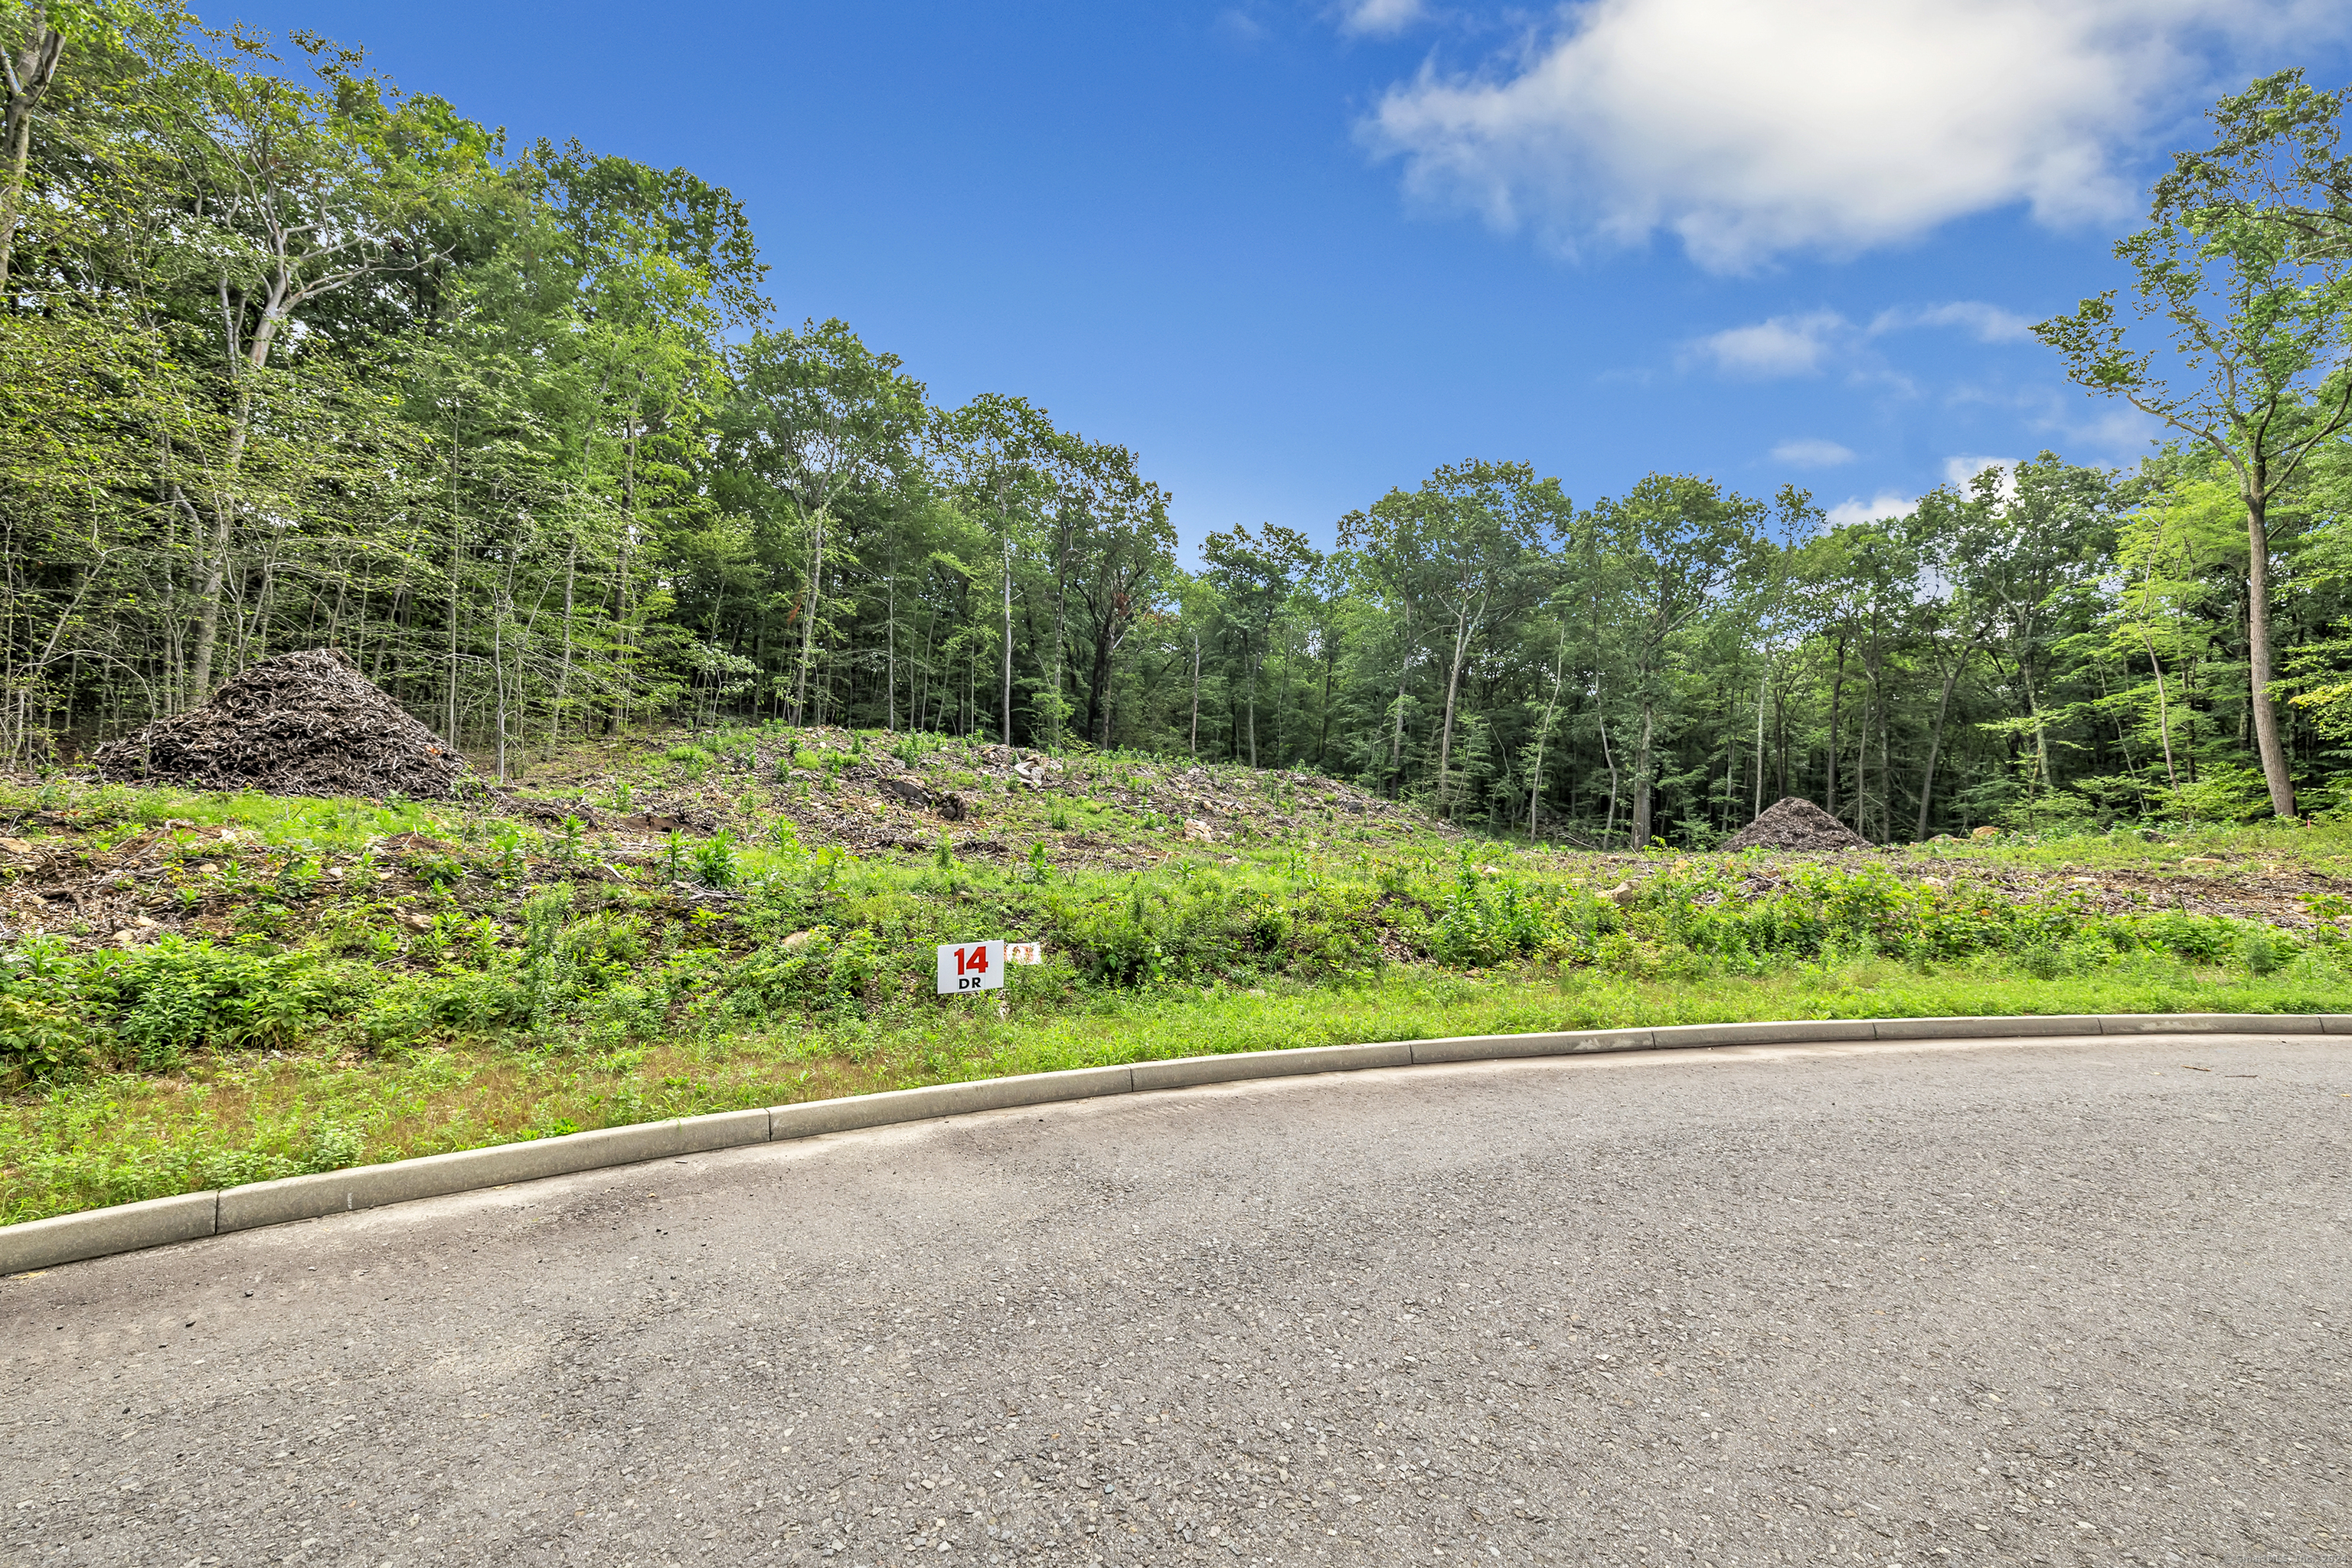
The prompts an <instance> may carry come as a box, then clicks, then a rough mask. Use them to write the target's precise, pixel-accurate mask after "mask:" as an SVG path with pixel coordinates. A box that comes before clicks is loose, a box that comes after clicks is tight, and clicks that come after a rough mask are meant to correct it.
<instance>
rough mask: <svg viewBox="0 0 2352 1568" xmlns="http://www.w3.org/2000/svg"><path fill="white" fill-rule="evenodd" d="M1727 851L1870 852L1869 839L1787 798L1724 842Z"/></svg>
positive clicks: (1796, 799) (1810, 806)
mask: <svg viewBox="0 0 2352 1568" xmlns="http://www.w3.org/2000/svg"><path fill="white" fill-rule="evenodd" d="M1723 847H1725V848H1726V849H1867V848H1869V847H1870V840H1869V839H1867V838H1864V837H1863V836H1862V835H1861V834H1859V833H1856V832H1855V831H1853V829H1852V828H1850V827H1848V826H1846V825H1845V824H1844V823H1843V822H1840V821H1839V820H1838V819H1837V818H1836V817H1834V816H1831V815H1830V814H1829V813H1828V812H1826V811H1823V810H1822V808H1821V807H1820V806H1818V805H1814V804H1813V803H1812V802H1811V801H1810V800H1803V799H1801V798H1799V797H1798V796H1796V795H1790V796H1787V797H1786V798H1785V799H1782V800H1781V801H1780V802H1779V803H1777V804H1776V805H1772V806H1771V807H1769V809H1768V810H1766V812H1765V813H1764V815H1763V816H1759V817H1758V818H1757V819H1756V820H1755V821H1753V822H1751V823H1749V824H1748V826H1745V827H1743V828H1741V829H1740V830H1739V831H1738V832H1737V833H1735V834H1733V835H1732V836H1731V837H1729V838H1727V839H1726V840H1725V841H1724V845H1723Z"/></svg>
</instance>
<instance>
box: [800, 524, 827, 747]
mask: <svg viewBox="0 0 2352 1568" xmlns="http://www.w3.org/2000/svg"><path fill="white" fill-rule="evenodd" d="M810 521H811V525H812V531H811V533H810V539H809V576H808V600H807V602H806V603H805V604H803V605H802V606H801V668H800V674H799V675H798V677H797V678H795V679H794V681H793V723H795V724H801V723H805V722H807V718H808V689H809V669H810V667H811V666H812V665H813V664H814V662H815V659H816V616H817V601H818V595H821V594H823V593H824V508H823V507H819V508H817V509H816V513H815V515H814V517H813V518H812V519H811V520H810Z"/></svg>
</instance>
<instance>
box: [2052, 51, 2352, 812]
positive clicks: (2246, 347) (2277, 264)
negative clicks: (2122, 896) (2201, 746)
mask: <svg viewBox="0 0 2352 1568" xmlns="http://www.w3.org/2000/svg"><path fill="white" fill-rule="evenodd" d="M2344 108H2345V96H2344V95H2343V94H2341V93H2323V92H2318V91H2315V90H2314V89H2310V88H2308V87H2306V86H2305V85H2304V84H2303V82H2302V80H2301V79H2300V75H2299V73H2294V72H2289V73H2286V74H2284V75H2282V76H2275V77H2271V78H2268V79H2264V80H2263V81H2259V82H2257V83H2255V84H2254V86H2253V87H2252V88H2251V89H2248V90H2247V91H2246V92H2244V93H2242V94H2239V95H2237V96H2235V97H2233V98H2231V99H2228V100H2224V101H2223V102H2222V104H2221V106H2220V108H2219V109H2218V110H2215V113H2214V120H2215V121H2216V125H2217V130H2218V132H2219V135H2218V136H2217V138H2216V140H2215V142H2214V143H2213V145H2212V146H2211V147H2210V148H2208V149H2206V150H2205V151H2203V152H2200V153H2181V154H2179V156H2178V157H2177V158H2176V159H2175V162H2174V166H2173V169H2172V171H2171V173H2169V174H2167V175H2166V176H2165V178H2164V179H2163V180H2162V181H2160V182H2159V183H2158V185H2157V188H2156V192H2155V197H2154V201H2153V204H2152V206H2151V210H2150V214H2149V216H2150V222H2149V225H2148V226H2147V227H2146V228H2143V229H2141V230H2140V231H2139V232H2138V233H2137V234H2133V235H2130V236H2128V237H2126V238H2124V239H2123V240H2121V241H2118V242H2117V244H2116V256H2117V258H2120V259H2121V260H2123V261H2125V262H2126V263H2128V264H2129V265H2130V267H2131V268H2132V271H2133V296H2134V298H2133V301H2132V305H2133V314H2134V315H2136V316H2137V318H2138V322H2139V323H2143V324H2144V325H2142V326H2140V327H2139V329H2138V330H2135V325H2136V324H2135V322H2133V321H2130V320H2128V319H2126V317H2125V316H2123V315H2122V314H2121V313H2119V311H2118V310H2117V307H2116V291H2115V290H2113V289H2109V290H2106V291H2105V292H2103V293H2101V294H2100V295H2098V296H2097V297H2096V298H2095V299H2089V300H2084V301H2083V302H2082V304H2081V305H2080V306H2079V307H2078V308H2076V309H2075V310H2074V311H2073V312H2071V313H2069V314H2067V315H2063V316H2056V317H2053V318H2052V319H2051V320H2049V321H2044V322H2042V324H2041V325H2039V326H2037V327H2036V328H2035V329H2034V331H2035V332H2036V333H2037V334H2038V335H2039V336H2040V337H2041V338H2042V341H2043V342H2046V343H2048V344H2049V345H2050V346H2051V347H2052V348H2053V349H2055V350H2057V351H2058V353H2060V354H2061V355H2062V356H2063V358H2064V360H2065V362H2066V369H2067V374H2069V375H2070V376H2072V377H2073V378H2074V380H2075V381H2076V382H2077V383H2079V384H2082V385H2084V386H2085V387H2087V388H2089V389H2090V390H2092V391H2093V392H2095V393H2099V394H2101V395H2109V396H2119V397H2123V398H2125V399H2126V400H2127V401H2129V402H2130V403H2131V405H2133V406H2134V407H2136V408H2138V409H2140V410H2141V411H2142V412H2144V413H2147V414H2149V415H2152V416H2155V417H2156V418H2158V419H2160V420H2162V421H2163V422H2164V423H2165V424H2166V425H2167V426H2170V427H2171V428H2173V429H2175V430H2177V431H2179V432H2180V433H2181V434H2182V435H2184V436H2186V437H2189V438H2190V439H2192V440H2194V441H2196V442H2198V443H2200V445H2202V446H2204V447H2207V448H2209V449H2210V450H2211V451H2212V452H2213V453H2214V454H2215V455H2216V456H2217V457H2219V458H2221V461H2223V462H2224V463H2226V464H2228V465H2229V468H2230V471H2231V474H2232V475H2233V476H2235V478H2236V479H2237V481H2238V497H2239V500H2240V502H2241V504H2242V506H2243V507H2244V509H2245V526H2246V541H2247V552H2246V553H2247V560H2246V613H2247V629H2246V637H2247V648H2248V661H2247V662H2248V679H2249V681H2250V691H2249V700H2250V702H2251V703H2252V710H2253V721H2254V735H2255V742H2256V746H2257V749H2258V751H2259V753H2260V755H2261V759H2262V768H2263V782H2264V784H2265V785H2266V786H2267V788H2268V790H2269V792H2270V800H2271V809H2272V810H2273V812H2274V813H2276V814H2277V815H2278V816H2281V817H2293V816H2294V778H2293V775H2292V773H2291V772H2290V770H2289V767H2288V763H2287V754H2286V748H2285V746H2284V743H2283V742H2282V741H2281V739H2280V735H2279V725H2278V714H2277V710H2276V709H2275V708H2273V705H2272V701H2271V684H2272V679H2273V673H2274V668H2273V649H2272V641H2271V591H2272V570H2271V548H2272V544H2273V537H2272V533H2273V530H2272V520H2271V515H2270V514H2271V509H2272V507H2273V503H2274V502H2275V501H2276V500H2278V498H2279V496H2280V494H2281V492H2282V491H2283V490H2284V489H2285V488H2286V487H2287V486H2289V485H2290V484H2292V483H2293V482H2294V479H2295V478H2296V476H2297V475H2298V473H2299V472H2300V471H2301V470H2302V468H2303V467H2304V465H2305V462H2306V461H2307V460H2308V459H2309V458H2310V457H2311V455H2312V454H2313V453H2314V452H2315V451H2317V450H2318V449H2319V448H2320V447H2321V446H2322V445H2323V444H2324V443H2326V442H2327V441H2328V440H2330V439H2331V438H2332V437H2335V436H2336V434H2337V433H2338V432H2340V431H2342V430H2344V429H2345V428H2346V426H2347V424H2352V224H2347V223H2346V222H2345V221H2344V219H2345V217H2346V216H2347V200H2346V193H2347V190H2352V158H2347V156H2346V155H2344V154H2343V153H2340V152H2339V151H2338V142H2339V137H2340V132H2341V126H2342V121H2343V113H2344ZM2150 333H2153V334H2154V335H2156V336H2158V337H2160V338H2161V339H2162V340H2163V342H2164V344H2165V347H2166V348H2167V349H2168V351H2169V353H2168V360H2169V361H2170V363H2168V364H2166V365H2162V366H2159V364H2158V348H2157V347H2155V346H2152V345H2147V344H2146V343H2145V342H2144V340H2145V338H2146V337H2147V336H2148V335H2149V334H2150Z"/></svg>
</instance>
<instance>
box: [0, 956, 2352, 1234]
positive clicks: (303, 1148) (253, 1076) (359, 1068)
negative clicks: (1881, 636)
mask: <svg viewBox="0 0 2352 1568" xmlns="http://www.w3.org/2000/svg"><path fill="white" fill-rule="evenodd" d="M1021 989H1023V987H1022V985H1021V983H1020V982H1019V981H1016V988H1015V994H1016V1009H1015V1014H1014V1016H1013V1017H1012V1018H1009V1019H999V1018H998V1017H996V1016H995V1015H994V1012H993V1010H992V1006H991V1005H990V1001H989V1000H988V999H966V1000H965V1001H963V1002H961V1004H958V1005H959V1006H960V1007H961V1009H962V1010H961V1011H959V1012H957V1013H954V1014H950V1015H944V1016H933V1017H931V1018H929V1019H925V1020H922V1021H920V1022H916V1021H911V1020H909V1021H900V1022H896V1023H883V1024H878V1025H877V1024H870V1023H866V1022H862V1021H858V1020H854V1019H844V1020H840V1021H837V1022H835V1023H832V1024H829V1025H827V1026H823V1027H820V1028H818V1029H816V1030H814V1032H803V1031H802V1030H799V1029H770V1030H764V1031H760V1032H756V1033H747V1034H737V1035H726V1036H720V1037H709V1038H706V1039H701V1040H694V1041H670V1042H666V1043H661V1044H655V1045H648V1046H641V1047H624V1048H621V1049H618V1050H614V1051H610V1052H604V1053H590V1054H583V1053H572V1052H564V1051H557V1050H548V1049H536V1048H521V1049H516V1048H510V1047H509V1048H500V1047H492V1046H486V1045H480V1044H475V1045H448V1046H438V1047H428V1048H424V1049H419V1050H415V1051H413V1052H408V1053H404V1054H403V1055H401V1056H399V1057H397V1058H391V1059H364V1058H362V1059H353V1058H350V1057H348V1056H347V1055H344V1054H342V1053H340V1052H337V1051H334V1050H332V1049H331V1048H330V1047H324V1046H316V1047H310V1048H308V1049H297V1050H293V1051H290V1052H285V1053H282V1054H281V1055H280V1057H278V1058H269V1057H267V1056H265V1057H261V1058H255V1057H252V1056H249V1055H247V1056H239V1055H234V1054H223V1055H221V1056H219V1057H216V1058H210V1059H207V1060H205V1061H204V1062H203V1063H201V1064H198V1065H196V1066H194V1068H193V1070H184V1071H181V1072H176V1073H170V1074H160V1075H159V1074H147V1073H137V1072H109V1073H102V1074H97V1075H93V1076H90V1077H89V1078H86V1079H82V1080H81V1081H78V1082H74V1083H69V1084H59V1085H56V1086H53V1087H51V1088H49V1089H47V1092H45V1093H42V1094H40V1095H38V1096H36V1097H32V1098H28V1099H26V1100H21V1101H19V1102H18V1103H16V1104H14V1105H12V1106H10V1107H8V1108H7V1112H6V1114H5V1116H4V1117H0V1169H5V1171H6V1172H7V1173H8V1176H9V1180H8V1184H7V1187H6V1194H5V1208H0V1218H5V1219H6V1220H9V1221H15V1220H24V1219H34V1218H38V1217H40V1216H41V1215H50V1214H62V1213H68V1212H70V1211H73V1210H76V1209H81V1208H87V1207H90V1206H94V1205H101V1204H110V1203H124V1202H129V1201H132V1200H134V1199H139V1198H146V1197H155V1196H161V1195H163V1194H170V1193H178V1192H189V1191H197V1190H202V1189H204V1188H205V1187H210V1186H217V1185H226V1184H234V1183H237V1182H247V1181H261V1180H268V1179H269V1178H272V1177H276V1176H284V1175H293V1174H299V1173H304V1172H308V1171H319V1170H331V1169H337V1168H340V1167H342V1166H345V1165H350V1164H353V1163H368V1162H373V1161H378V1160H392V1159H400V1158H404V1157H407V1156H410V1155H417V1154H430V1153H438V1152H444V1151H446V1150H452V1149H464V1148H473V1147H478V1146H481V1145H484V1144H488V1143H497V1142H511V1141H513V1140H517V1139H521V1138H530V1137H535V1136H545V1135H549V1134H555V1133H562V1132H569V1131H579V1130H582V1129H586V1128H593V1127H604V1126H614V1125H621V1124H625V1123H628V1122H633V1121H646V1120H652V1119H656V1118H660V1117H667V1116H683V1115H695V1114H698V1113H701V1112H705V1111H711V1110H731V1109H736V1108H739V1107H745V1106H756V1105H769V1104H781V1103H787V1102H791V1101H793V1100H807V1099H816V1098H823V1097H824V1096H828V1095H832V1094H842V1093H862V1092H869V1091H872V1090H877V1089H898V1088H907V1087H910V1086H913V1085H917V1084H923V1083H936V1082H943V1081H950V1080H955V1079H978V1078H989V1077H995V1076H1001V1075H1003V1074H1007V1073H1022V1072H1050V1071H1055V1070H1059V1069H1063V1068H1078V1067H1093V1066H1100V1065H1105V1064H1110V1063H1118V1062H1134V1061H1149V1060H1155V1059H1160V1058H1170V1057H1177V1056H1192V1055H1208V1054H1216V1053H1222V1052H1227V1051H1252V1050H1276V1049H1285V1048H1290V1047H1301V1046H1319V1045H1336V1044H1344V1043H1349V1042H1354V1041H1360V1040H1374V1039H1379V1040H1395V1039H1428V1038H1435V1037H1442V1036H1447V1035H1472V1034H1514V1033H1520V1032H1528V1031H1538V1030H1547V1029H1586V1028H1612V1027H1624V1026H1636V1025H1638V1026H1663V1025H1669V1024H1693V1023H1717V1022H1730V1021H1738V1020H1746V1019H1773V1018H1792V1017H1809V1018H1837V1017H1908V1016H1922V1017H1932V1016H1954V1015H1977V1014H2033V1013H2043V1014H2049V1013H2120V1012H2132V1013H2140V1012H2148V1013H2163V1012H2184V1011H2186V1012H2249V1013H2297V1012H2313V1011H2322V1010H2328V1009H2331V1008H2336V1007H2341V1006H2342V1005H2344V999H2345V997H2346V996H2347V994H2352V987H2347V981H2346V976H2345V974H2344V973H2342V972H2341V971H2339V970H2338V969H2336V967H2335V966H2334V965H2333V964H2332V963H2324V962H2319V961H2315V960H2312V959H2308V958H2306V959H2305V960H2304V961H2302V962H2301V963H2298V964H2296V965H2294V966H2292V967H2291V968H2289V969H2288V970H2286V971H2284V972H2281V973H2275V974H2273V975H2270V976H2267V977H2264V978H2261V979H2255V978H2252V977H2250V976H2231V975H2228V974H2222V973H2212V972H2200V971H2199V970H2198V969H2196V968H2193V967H2191V966H2187V965H2181V964H2177V963H2167V962H2162V961H2155V960H2143V961H2141V962H2138V963H2132V964H2127V965H2117V966H2111V967H2109V968H2107V969H2105V970H2103V971H2101V972H2099V973H2095V974H2090V975H2084V976H2068V977H2062V978H2059V979H2056V980H2036V979H2034V978H2032V977H2031V976H2030V975H2027V974H2024V973H2021V972H2019V971H2017V970H2016V969H2014V968H2013V967H2012V966H2010V965H2007V964H2005V963H1998V962H1988V963H1972V964H1969V965H1964V966H1958V967H1954V968H1951V969H1948V970H1943V971H1930V972H1929V973H1924V974H1923V973H1916V972H1915V971H1914V970H1912V969H1910V968H1908V967H1906V966H1905V965H1903V964H1901V963H1893V962H1889V961H1886V960H1856V961H1850V962H1845V963H1835V964H1832V965H1827V966H1824V965H1818V964H1811V965H1798V966H1792V967H1790V969H1787V970H1785V971H1782V972H1780V973H1771V974H1768V975H1762V976H1753V977H1748V978H1743V979H1739V980H1737V981H1733V982H1730V983H1725V982H1724V981H1722V980H1720V979H1717V980H1711V981H1707V982H1693V981H1690V980H1686V979H1685V980H1673V979H1652V980H1642V979H1631V978H1625V977H1621V976H1614V975H1608V974H1591V973H1584V972H1580V971H1576V970H1567V971H1558V970H1534V969H1530V970H1524V971H1514V972H1508V973H1486V974H1481V975H1476V976H1472V975H1461V974H1438V973H1426V972H1418V971H1408V972H1395V973H1391V975H1390V976H1388V977H1387V978H1385V979H1382V980H1379V981H1370V982H1358V983H1355V984H1349V985H1346V986H1342V987H1337V988H1334V987H1328V986H1325V987H1314V988H1307V987H1300V986H1297V985H1288V984H1276V986H1273V987H1267V988H1262V989H1260V990H1254V991H1234V990H1228V989H1213V990H1212V991H1211V992H1210V993H1209V994H1202V993H1200V992H1198V991H1193V990H1191V989H1189V988H1187V989H1178V988H1175V987H1166V988H1162V989H1160V990H1157V991H1148V992H1142V993H1126V994H1109V995H1105V996H1101V997H1098V998H1096V999H1094V1000H1093V1001H1092V1003H1091V1005H1087V1006H1085V1007H1082V1008H1072V1007H1066V1006H1054V1005H1050V1001H1049V999H1046V998H1041V997H1039V996H1037V995H1035V994H1030V995H1027V996H1022V995H1020V994H1019V993H1020V991H1021ZM1029 989H1031V990H1032V991H1033V993H1034V989H1035V988H1034V986H1033V987H1030V988H1029Z"/></svg>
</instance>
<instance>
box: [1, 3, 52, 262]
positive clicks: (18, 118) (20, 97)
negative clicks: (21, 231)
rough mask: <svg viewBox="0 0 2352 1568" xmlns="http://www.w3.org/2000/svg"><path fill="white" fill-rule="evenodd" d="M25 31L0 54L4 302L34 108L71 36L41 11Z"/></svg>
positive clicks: (21, 204)
mask: <svg viewBox="0 0 2352 1568" xmlns="http://www.w3.org/2000/svg"><path fill="white" fill-rule="evenodd" d="M33 15H34V20H33V22H32V25H31V26H28V27H27V28H26V31H25V41H24V43H23V45H22V46H21V47H19V48H18V49H17V50H16V54H15V55H13V56H7V55H0V68H5V71H6V72H7V89H8V99H7V108H6V116H5V132H0V133H4V134H5V138H6V147H7V158H8V175H7V184H6V185H5V188H0V300H5V299H6V298H7V292H8V268H9V263H10V262H11V261H12V260H13V259H14V258H15V256H16V225H17V223H18V221H19V219H20V217H21V216H22V215H23V212H24V205H25V164H26V159H27V158H28V157H29V156H30V154H31V153H32V149H33V111H34V110H37V109H38V108H39V107H40V102H41V98H42V96H43V95H44V94H45V93H47V91H48V90H49V84H50V83H51V82H53V81H55V80H56V79H57V75H58V61H59V60H61V59H62V58H64V57H65V47H66V36H65V35H64V34H63V33H60V32H58V30H57V29H56V28H55V27H52V26H49V24H48V20H47V17H46V16H44V15H43V14H42V13H41V12H39V11H37V10H36V11H35V12H34V14H33Z"/></svg>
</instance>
